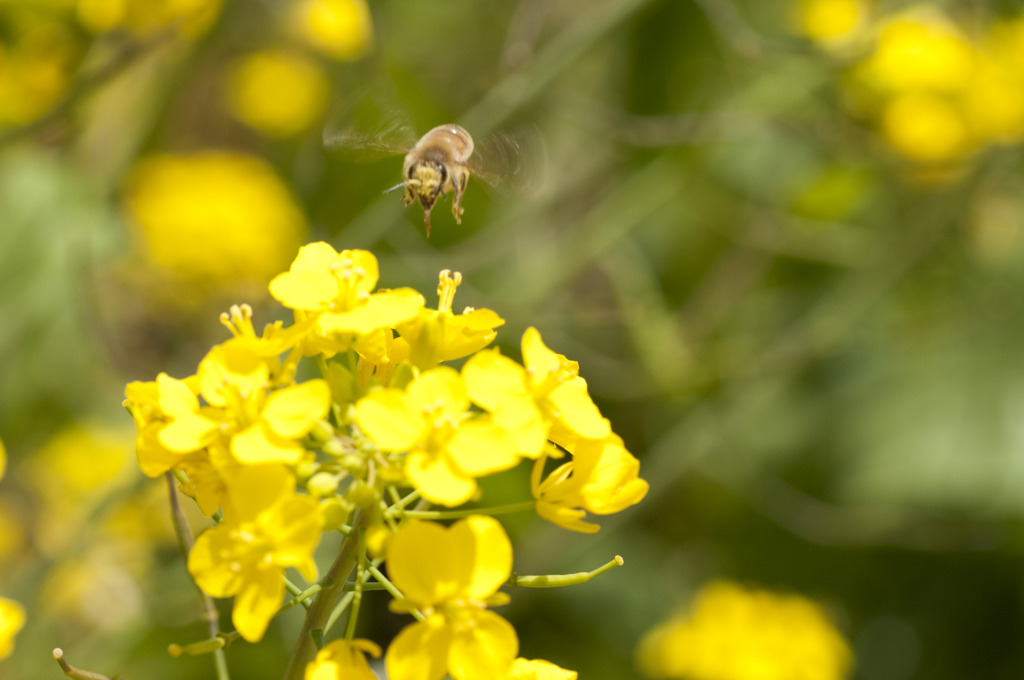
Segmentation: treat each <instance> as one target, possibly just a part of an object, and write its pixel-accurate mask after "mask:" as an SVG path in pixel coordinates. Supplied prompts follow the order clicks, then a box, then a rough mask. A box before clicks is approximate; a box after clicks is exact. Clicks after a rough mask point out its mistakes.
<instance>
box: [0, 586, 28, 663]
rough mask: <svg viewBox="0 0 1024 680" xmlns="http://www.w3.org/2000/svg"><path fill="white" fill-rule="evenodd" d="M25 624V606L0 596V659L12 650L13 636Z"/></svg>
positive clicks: (7, 655)
mask: <svg viewBox="0 0 1024 680" xmlns="http://www.w3.org/2000/svg"><path fill="white" fill-rule="evenodd" d="M24 625H25V608H24V607H22V606H21V605H20V604H18V603H17V602H15V601H14V600H8V599H6V598H3V597H0V659H6V658H7V657H9V656H10V655H11V652H13V651H14V636H15V635H17V634H18V631H19V630H21V627H22V626H24Z"/></svg>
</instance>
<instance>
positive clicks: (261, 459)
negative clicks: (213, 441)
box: [231, 422, 306, 465]
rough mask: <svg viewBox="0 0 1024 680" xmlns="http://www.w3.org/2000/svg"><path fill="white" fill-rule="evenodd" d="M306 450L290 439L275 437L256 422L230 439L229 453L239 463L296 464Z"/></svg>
mask: <svg viewBox="0 0 1024 680" xmlns="http://www.w3.org/2000/svg"><path fill="white" fill-rule="evenodd" d="M305 451H306V450H305V449H304V448H302V445H300V444H298V443H297V442H295V441H293V440H291V439H285V438H284V437H279V436H277V435H276V434H275V433H274V432H273V431H272V430H271V429H270V426H269V425H267V424H266V423H264V422H258V423H256V424H255V425H252V426H250V427H248V428H246V429H245V430H242V431H241V432H239V433H238V434H236V435H235V436H234V437H232V438H231V453H232V455H234V457H235V459H236V460H237V461H238V462H240V463H245V464H247V465H259V464H260V463H289V464H291V463H296V462H298V460H299V458H301V457H302V454H303V453H304V452H305Z"/></svg>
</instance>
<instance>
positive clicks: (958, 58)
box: [865, 7, 975, 92]
mask: <svg viewBox="0 0 1024 680" xmlns="http://www.w3.org/2000/svg"><path fill="white" fill-rule="evenodd" d="M974 59H975V52H974V47H973V46H972V44H971V43H970V41H969V40H968V39H967V38H966V37H965V36H964V35H963V34H962V33H961V32H960V30H959V29H958V28H957V27H956V25H955V24H953V22H951V21H950V20H949V19H947V18H946V17H945V16H944V15H943V14H942V13H941V12H939V11H938V10H934V9H932V8H930V7H916V8H914V9H912V10H910V11H907V12H905V13H903V14H900V15H897V16H896V17H893V18H891V19H889V20H888V21H886V22H885V23H883V25H882V27H881V29H880V31H879V35H878V45H877V48H876V50H875V53H874V54H873V55H872V56H871V57H870V58H869V59H868V61H867V63H866V64H865V68H866V72H865V75H866V77H868V78H869V79H871V80H872V81H873V83H874V84H875V85H876V86H878V87H880V88H882V89H883V90H890V91H892V90H895V91H902V90H908V89H914V88H928V89H933V90H937V91H941V92H955V91H960V90H963V89H965V88H966V87H967V86H968V85H969V84H970V81H971V77H972V75H973V73H974Z"/></svg>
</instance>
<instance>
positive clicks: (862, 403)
mask: <svg viewBox="0 0 1024 680" xmlns="http://www.w3.org/2000/svg"><path fill="white" fill-rule="evenodd" d="M367 101H374V102H376V101H380V102H384V103H383V104H382V107H384V109H389V108H390V107H394V108H395V109H396V110H400V111H401V113H402V115H403V116H405V117H407V118H408V120H409V121H411V123H412V125H413V126H414V127H415V129H416V130H417V131H418V132H420V133H422V132H424V131H426V130H427V129H429V128H430V127H433V126H434V125H438V124H442V123H449V122H455V123H459V124H461V125H463V126H464V127H466V128H467V129H468V130H469V131H470V132H471V133H472V134H473V135H474V136H475V137H476V138H477V139H478V141H481V140H483V139H485V138H486V137H487V136H488V135H489V134H493V133H503V132H505V133H510V134H520V135H522V136H521V137H520V138H521V139H527V140H529V143H524V144H523V146H522V153H523V155H522V158H521V160H522V171H521V173H520V176H519V177H517V178H512V179H511V180H510V181H509V182H507V183H506V186H505V187H504V188H502V187H499V188H498V189H497V190H494V191H491V190H489V189H487V188H486V187H485V186H484V184H483V183H481V182H478V181H476V180H475V179H474V180H471V181H470V183H469V188H468V191H467V193H466V195H465V198H464V201H463V205H464V207H465V214H464V215H463V218H462V224H461V225H457V224H455V222H454V220H453V218H452V216H451V214H450V207H449V203H448V202H447V201H445V202H442V203H441V204H439V205H438V207H437V209H436V210H435V211H434V215H433V228H432V232H431V237H430V239H429V240H428V239H426V238H425V237H424V234H423V217H422V211H421V210H420V209H419V208H418V207H416V206H413V207H410V208H408V209H405V208H403V207H402V205H401V203H400V201H399V195H398V194H389V195H387V196H384V195H382V191H383V190H384V189H386V188H388V187H390V186H392V185H394V184H395V183H397V182H398V181H399V180H400V171H401V156H400V155H395V156H391V157H383V158H377V159H373V158H370V159H367V158H365V157H364V158H360V159H358V160H359V162H356V159H355V158H353V156H355V155H358V154H352V153H347V151H346V149H329V148H325V146H324V143H323V139H324V137H325V136H327V137H328V138H331V137H333V136H336V134H337V133H339V132H344V131H346V130H349V129H350V127H349V126H351V125H355V123H354V122H353V121H354V118H351V117H349V115H348V113H346V112H348V111H350V110H352V109H353V108H354V107H362V106H363V105H364V104H365V103H366V102H367ZM385 113H386V111H385ZM1022 140H1024V7H1022V3H1020V2H1015V1H1011V0H990V1H988V2H985V1H979V0H971V1H970V2H968V1H965V0H963V1H960V2H954V1H949V2H930V3H916V4H911V3H906V2H897V1H892V2H887V1H883V0H878V1H876V2H868V0H807V1H800V0H515V1H509V0H448V1H447V2H444V3H438V2H426V1H418V2H417V1H402V2H400V1H397V0H381V1H379V2H372V3H369V2H365V1H364V0H262V1H251V0H250V1H242V0H168V1H167V2H162V3H150V2H146V1H145V0H21V1H19V0H0V310H2V319H3V320H2V322H0V356H3V357H4V362H3V368H2V369H0V376H2V379H0V438H2V440H3V442H4V444H5V446H6V449H7V459H8V460H7V463H8V465H7V473H6V476H5V477H4V479H3V481H2V483H0V597H4V598H10V599H11V600H14V601H17V602H20V603H21V605H23V606H24V608H25V610H26V612H27V622H26V624H25V627H24V629H22V630H21V632H20V633H18V635H17V637H16V638H15V649H14V652H13V654H11V655H10V656H9V657H8V658H6V659H4V660H3V661H0V678H5V679H6V678H38V677H44V675H45V674H47V673H51V674H54V676H56V674H57V673H58V672H59V670H58V669H57V668H56V666H55V664H53V661H52V659H51V658H50V650H51V649H52V648H53V647H57V646H61V647H63V649H64V651H65V653H66V655H67V658H68V659H69V661H70V662H71V663H73V664H75V665H78V666H82V667H86V668H90V669H92V670H96V671H100V672H103V673H106V674H108V675H114V674H117V675H119V676H120V677H123V678H126V679H129V680H130V679H132V678H170V677H189V678H213V677H214V675H213V666H212V663H211V662H210V660H209V659H208V658H202V657H200V658H184V659H171V658H170V657H169V656H167V654H166V647H167V645H168V644H169V643H171V642H178V643H185V642H190V641H195V640H198V639H201V638H203V637H204V636H205V633H204V628H203V624H202V622H201V621H200V620H199V615H200V606H199V602H198V598H197V597H196V596H195V591H194V590H193V589H192V587H191V586H190V583H189V581H188V578H187V574H186V571H185V568H184V563H183V560H182V559H181V557H180V555H179V553H178V552H177V548H176V545H175V541H174V538H173V532H172V529H171V525H170V521H169V519H168V511H167V509H166V489H165V487H164V485H163V482H162V480H150V479H147V478H144V477H143V476H142V474H141V473H140V472H139V471H138V469H137V467H136V464H135V460H134V453H133V438H134V427H133V425H132V422H131V419H130V417H129V416H128V414H126V413H125V412H124V411H123V410H122V409H121V406H120V402H121V400H122V398H123V390H124V384H125V383H126V382H128V381H130V380H152V379H153V378H154V376H155V375H156V374H157V373H158V372H160V371H166V372H168V373H170V374H172V375H175V376H178V377H183V376H186V375H190V374H191V373H192V372H194V371H195V368H196V365H197V364H198V362H199V360H200V359H201V358H202V356H203V355H204V353H205V352H206V350H207V349H208V348H209V346H210V345H212V344H213V343H216V342H219V341H221V340H223V339H224V338H225V337H227V333H226V331H225V329H224V328H223V327H221V326H220V324H219V322H218V314H219V313H220V312H222V311H225V310H226V309H227V307H228V306H229V305H230V304H233V303H240V302H248V303H249V304H251V305H252V306H253V307H254V308H255V310H256V321H257V323H258V324H262V323H264V322H269V321H271V320H273V319H275V318H284V316H283V313H282V310H281V309H280V307H279V306H278V305H276V303H273V301H272V300H269V299H268V294H267V292H266V283H267V281H268V280H269V279H270V278H271V277H272V276H273V275H274V274H276V273H278V272H280V271H283V270H284V269H286V268H287V266H288V264H289V263H290V262H291V260H292V258H293V257H294V255H295V253H296V251H297V249H298V247H299V246H300V245H301V244H303V243H306V242H310V241H316V240H327V241H329V242H330V243H331V244H333V245H334V246H335V247H336V248H338V249H339V250H340V249H342V248H367V249H370V250H372V251H373V252H374V253H375V254H376V255H377V256H378V258H379V259H380V262H381V275H382V278H381V285H382V286H385V287H398V286H411V287H414V288H416V289H418V290H419V291H420V292H422V293H424V295H425V296H426V297H427V299H428V301H429V300H432V299H433V291H434V289H435V287H436V284H437V275H438V271H439V270H441V269H443V268H449V269H452V270H457V271H461V272H462V274H463V281H464V282H463V285H462V287H461V289H460V290H459V293H458V296H457V299H456V308H457V309H461V308H462V307H463V306H466V305H469V306H473V307H487V308H490V309H493V310H495V311H497V312H498V313H499V314H500V315H501V316H502V317H503V318H505V319H506V321H507V323H506V325H505V326H504V327H503V328H502V329H500V332H499V343H500V345H501V347H502V350H503V351H504V352H505V353H506V354H509V355H511V356H514V357H518V356H519V347H518V345H519V338H520V337H521V335H522V332H523V330H525V329H526V328H527V327H529V326H535V327H537V328H538V329H539V330H540V331H541V333H542V334H543V336H544V339H545V341H546V342H547V344H548V345H549V346H550V347H552V348H553V349H555V350H556V351H558V352H560V353H563V354H565V355H567V356H568V357H569V358H571V359H575V360H578V361H579V363H580V371H581V374H582V375H583V376H584V377H585V378H586V379H587V381H588V383H589V385H590V390H591V393H592V395H593V396H594V397H595V399H596V401H597V402H598V403H599V405H600V407H601V408H602V411H603V412H604V414H605V415H606V416H607V417H608V418H609V419H610V420H611V421H612V424H613V427H614V429H615V430H616V431H617V432H618V433H619V434H620V435H621V436H622V437H623V439H624V441H625V443H626V446H627V447H628V448H629V449H630V451H632V452H633V453H634V454H635V455H636V456H637V457H638V458H639V459H640V460H641V466H642V467H641V475H642V476H643V477H645V478H646V479H647V480H649V481H650V483H651V491H650V493H649V495H648V497H647V499H646V500H645V501H644V502H643V503H641V504H640V505H639V506H636V507H634V508H632V509H630V510H628V511H626V512H623V513H620V514H618V515H615V516H611V517H607V518H601V524H602V526H603V528H602V530H601V532H600V533H598V534H596V535H594V536H583V535H576V534H571V533H569V532H567V531H565V530H562V529H559V528H557V527H554V526H551V525H548V524H546V523H544V522H543V521H541V520H539V519H537V518H535V517H532V516H529V515H516V516H510V517H508V518H507V521H505V524H506V526H507V527H508V528H509V530H510V532H511V533H512V534H513V536H514V539H515V541H516V546H517V549H516V570H517V571H518V572H520V573H533V574H537V573H563V572H576V571H584V570H589V569H592V568H595V567H597V566H598V565H600V564H603V563H604V562H606V561H608V560H609V559H611V558H612V557H613V556H614V555H616V554H621V555H622V556H623V557H624V558H625V561H626V564H625V566H624V567H623V568H621V569H616V570H614V571H612V572H610V573H608V574H605V575H603V576H601V577H600V578H598V579H596V580H594V581H592V582H591V583H589V584H586V585H582V586H577V587H573V588H567V589H559V590H546V591H528V590H524V591H516V592H513V593H512V595H513V600H512V603H511V604H510V605H509V606H507V607H505V608H504V609H503V610H502V613H503V615H505V616H507V617H508V618H509V619H510V620H511V621H512V622H513V623H514V624H515V626H516V628H517V630H518V632H519V636H520V641H521V654H522V655H524V656H527V657H529V658H546V659H549V660H551V661H554V662H556V663H558V664H560V665H562V666H564V667H567V668H571V669H576V670H578V671H579V672H580V677H581V678H590V679H599V678H631V677H637V678H641V677H648V676H650V677H670V678H674V677H679V678H682V677H686V678H692V679H693V680H789V679H801V680H803V679H806V680H819V679H820V680H831V679H832V678H862V679H865V680H868V679H870V680H907V679H910V678H929V679H932V680H944V679H954V678H957V679H959V678H989V679H993V680H996V679H1001V678H1007V679H1009V678H1021V677H1024V644H1022V642H1024V639H1022V636H1024V601H1022V588H1024V578H1022V577H1024V572H1022V569H1021V566H1022V565H1021V561H1022V556H1024V555H1022V553H1024V540H1022V539H1024V534H1022V527H1021V524H1022V519H1024V494H1022V493H1021V489H1022V488H1024V418H1022V417H1021V415H1022V414H1024V361H1022V359H1021V349H1020V345H1019V342H1020V341H1019V339H1017V340H1015V338H1019V335H1018V334H1019V333H1021V332H1022V331H1024V296H1022V295H1021V294H1020V291H1021V286H1022V284H1024V238H1022V236H1024V234H1022V230H1024V163H1022V155H1021V147H1020V142H1021V141H1022ZM506 160H507V159H506ZM526 180H528V181H526ZM527 478H528V470H526V469H525V468H524V469H522V470H518V469H517V470H515V471H512V472H510V473H507V474H504V475H501V476H498V477H496V478H494V479H490V480H488V483H487V491H486V493H487V494H488V495H487V496H486V498H489V499H493V500H494V501H495V502H496V503H499V502H509V501H513V500H521V499H523V498H524V497H525V496H526V494H527V493H528V492H527V491H526V489H527V488H528V485H527ZM503 520H505V518H503ZM371 595H375V594H374V593H371ZM372 602H373V600H372V598H371V604H372ZM378 604H379V609H380V610H381V611H380V613H379V614H377V615H376V616H369V617H368V618H367V619H366V620H365V621H363V622H361V631H360V634H361V635H363V636H365V637H372V638H374V639H376V640H377V641H378V642H380V643H381V644H385V643H386V642H387V641H388V639H389V638H390V636H392V635H393V634H395V632H396V631H397V630H399V629H400V627H401V626H402V625H404V623H405V619H404V618H402V617H398V616H395V615H392V614H389V613H387V612H386V611H385V607H384V599H383V598H381V599H380V601H379V603H378ZM371 608H372V607H364V608H363V613H364V615H367V614H369V610H370V609H371ZM2 613H3V612H0V614H2ZM292 613H294V612H289V614H292ZM0 618H3V617H2V616H0ZM9 618H10V617H8V619H9ZM364 624H365V625H364ZM2 628H3V626H0V629H2ZM297 629H298V626H297V624H296V620H295V619H294V618H289V617H288V616H286V617H283V618H282V620H281V621H279V622H277V623H275V625H274V626H272V627H271V631H270V632H269V633H268V635H267V637H266V638H265V639H264V641H262V642H261V643H260V644H258V645H255V646H250V645H245V644H241V643H239V644H236V645H235V646H233V647H232V648H231V649H229V651H228V659H229V663H230V665H231V668H232V671H233V673H234V674H235V676H236V677H240V678H247V679H251V680H260V679H262V678H277V677H280V675H281V673H282V672H283V667H284V663H285V659H286V658H287V654H288V651H289V650H290V648H291V645H292V642H293V636H294V635H295V634H296V631H297ZM3 634H4V631H3V630H0V636H2V635H3ZM708 650H724V651H722V652H721V653H719V654H717V656H716V655H715V654H711V653H710V652H709V651H708ZM2 652H3V649H2V645H0V653H2ZM723 658H726V659H730V661H729V663H723V662H721V661H720V659H723ZM715 659H719V661H716V660H715Z"/></svg>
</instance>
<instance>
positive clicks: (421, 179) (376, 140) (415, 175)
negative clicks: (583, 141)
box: [324, 109, 541, 238]
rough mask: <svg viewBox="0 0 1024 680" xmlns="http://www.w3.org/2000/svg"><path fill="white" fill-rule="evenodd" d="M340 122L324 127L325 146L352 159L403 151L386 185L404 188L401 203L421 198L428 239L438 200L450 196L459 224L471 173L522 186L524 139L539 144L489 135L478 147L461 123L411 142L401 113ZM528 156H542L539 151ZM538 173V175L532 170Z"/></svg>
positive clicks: (494, 182)
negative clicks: (397, 172) (397, 179)
mask: <svg viewBox="0 0 1024 680" xmlns="http://www.w3.org/2000/svg"><path fill="white" fill-rule="evenodd" d="M341 122H342V123H343V124H341V125H334V126H329V127H328V128H327V129H326V130H325V131H324V146H326V147H327V148H329V149H340V150H342V151H343V152H345V153H346V154H347V155H348V156H349V157H350V158H352V159H353V160H369V159H372V158H376V157H380V156H383V155H393V154H403V153H404V154H405V162H404V163H403V164H402V181H401V183H399V184H396V185H395V186H393V187H391V188H390V189H387V190H386V191H385V192H384V193H385V194H387V193H390V192H392V191H396V190H398V189H404V193H403V195H402V204H403V205H405V206H409V205H412V204H413V203H414V202H419V204H420V206H422V208H423V222H424V225H425V227H426V233H427V237H428V238H429V237H430V212H431V210H433V208H434V205H435V204H436V203H437V201H438V200H439V199H442V198H445V197H447V196H448V195H449V194H450V195H451V197H452V215H453V216H454V217H455V222H456V223H457V224H462V213H463V208H462V196H463V194H465V192H466V185H467V183H468V182H469V177H470V175H471V174H473V175H475V176H476V177H478V178H480V179H481V180H483V181H484V182H485V183H486V184H488V185H489V186H492V187H497V186H499V185H501V186H506V187H508V186H511V187H514V188H523V187H524V186H525V184H526V183H524V182H523V181H522V180H523V178H524V177H525V176H526V175H527V174H530V173H527V172H526V171H525V169H524V166H523V160H524V156H525V155H526V153H525V151H524V143H527V142H528V143H530V144H531V146H532V147H539V146H540V144H539V139H535V136H533V137H526V136H525V135H520V136H512V135H508V134H501V133H499V134H493V135H489V136H487V137H486V138H485V139H483V140H482V142H481V144H480V146H479V147H478V146H477V145H476V144H475V143H474V141H473V137H472V135H470V134H469V132H468V131H467V130H466V129H465V128H463V127H462V126H460V125H456V124H454V123H447V124H445V125H438V126H437V127H435V128H433V129H432V130H430V131H429V132H427V133H426V134H425V135H423V136H422V137H420V138H419V140H418V141H414V140H415V136H414V135H413V134H412V132H411V127H410V126H409V125H408V124H407V122H406V117H405V115H404V114H403V113H402V112H401V111H397V110H394V109H392V110H391V111H389V112H386V113H378V117H377V119H376V121H375V122H374V124H372V125H368V126H367V125H363V126H360V125H359V124H353V123H351V122H349V121H346V119H345V117H342V118H341ZM532 155H537V156H541V154H539V153H534V154H532ZM533 174H538V173H533Z"/></svg>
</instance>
